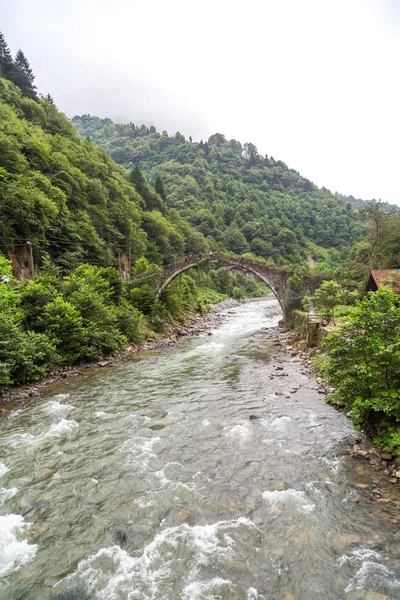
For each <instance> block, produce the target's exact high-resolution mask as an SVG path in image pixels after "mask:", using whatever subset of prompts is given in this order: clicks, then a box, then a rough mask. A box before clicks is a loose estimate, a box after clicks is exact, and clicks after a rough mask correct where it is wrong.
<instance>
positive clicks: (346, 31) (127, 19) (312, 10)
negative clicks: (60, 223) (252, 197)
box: [0, 0, 400, 205]
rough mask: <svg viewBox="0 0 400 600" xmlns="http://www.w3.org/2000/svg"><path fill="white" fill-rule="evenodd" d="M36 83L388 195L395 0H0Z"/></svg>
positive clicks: (71, 98) (397, 88)
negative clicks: (221, 136) (238, 144)
mask: <svg viewBox="0 0 400 600" xmlns="http://www.w3.org/2000/svg"><path fill="white" fill-rule="evenodd" d="M0 29H1V30H2V31H3V33H4V35H5V36H6V39H7V41H8V44H9V46H10V49H11V51H12V52H13V53H15V52H16V51H17V50H18V49H19V48H21V49H22V50H23V51H24V52H25V54H26V56H27V58H28V60H29V61H30V63H31V66H32V67H33V70H34V73H35V74H36V83H37V85H38V88H39V90H40V91H41V92H43V93H47V92H50V93H51V95H52V96H53V97H54V99H55V101H56V104H57V106H58V107H59V108H60V109H61V110H62V111H64V112H65V113H66V114H67V115H68V116H70V117H72V116H74V115H75V114H82V113H90V114H92V115H99V116H101V117H110V118H112V119H113V120H118V121H121V122H128V121H134V122H135V123H136V124H141V123H142V122H144V123H146V124H147V125H150V124H152V125H155V126H156V128H157V129H158V130H160V131H161V130H163V129H166V130H167V131H168V133H169V134H174V133H175V132H176V131H180V132H181V133H183V134H184V135H186V136H189V135H191V136H192V137H193V139H195V140H200V138H203V139H206V138H208V137H209V136H210V135H211V134H212V133H215V132H220V133H224V134H225V135H226V136H227V137H228V139H230V138H235V139H238V140H240V141H241V142H242V143H244V142H252V143H254V144H255V145H256V146H257V147H258V150H259V152H261V153H262V154H265V153H267V154H268V156H271V155H272V156H273V157H274V158H275V159H280V160H283V161H284V162H286V163H287V165H288V166H289V167H292V168H294V169H296V170H298V171H300V173H301V174H302V175H304V176H306V177H308V178H309V179H311V180H312V181H314V182H315V183H317V184H318V185H320V186H322V185H324V186H326V187H328V188H329V189H331V190H332V191H339V192H341V193H343V194H352V195H353V196H356V197H361V198H364V199H369V198H376V199H378V198H381V199H382V200H384V201H387V202H390V203H396V204H399V205H400V185H399V180H400V177H399V169H400V117H399V115H400V69H399V66H400V0H247V1H243V0H240V1H236V0H201V2H197V1H196V2H195V1H193V0H113V1H110V0H68V1H62V0H34V1H33V0H1V3H0Z"/></svg>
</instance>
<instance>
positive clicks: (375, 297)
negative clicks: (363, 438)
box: [323, 287, 400, 431]
mask: <svg viewBox="0 0 400 600" xmlns="http://www.w3.org/2000/svg"><path fill="white" fill-rule="evenodd" d="M397 301H398V298H397V296H396V294H395V293H394V292H393V291H392V290H391V289H389V288H387V287H382V288H381V289H380V290H378V291H377V292H375V293H372V292H370V293H369V294H368V296H367V297H365V298H364V299H363V300H362V301H360V302H359V303H358V304H357V305H356V306H355V307H354V309H353V311H352V313H351V315H350V316H349V317H348V319H347V320H345V321H344V323H343V324H342V326H341V327H340V328H339V329H338V330H337V331H335V332H333V333H331V334H330V335H329V336H328V337H327V338H326V341H325V342H324V345H325V347H326V349H327V356H326V363H325V365H324V367H323V374H324V375H325V376H326V378H327V380H328V381H329V383H330V384H332V385H333V386H335V387H336V388H337V392H336V393H335V395H334V397H333V400H334V401H338V402H340V403H342V404H343V405H344V406H345V407H346V410H347V411H348V412H349V414H350V416H351V417H352V419H353V420H354V421H355V422H356V423H358V424H361V423H366V422H372V423H373V424H374V427H375V429H376V428H377V429H378V430H379V429H381V430H383V431H385V430H387V428H388V427H399V424H400V308H399V307H398V302H397Z"/></svg>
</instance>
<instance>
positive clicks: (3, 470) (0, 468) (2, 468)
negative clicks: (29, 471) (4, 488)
mask: <svg viewBox="0 0 400 600" xmlns="http://www.w3.org/2000/svg"><path fill="white" fill-rule="evenodd" d="M9 470H10V469H9V468H8V467H6V465H5V464H4V463H3V462H1V461H0V477H3V475H5V474H6V473H8V471H9Z"/></svg>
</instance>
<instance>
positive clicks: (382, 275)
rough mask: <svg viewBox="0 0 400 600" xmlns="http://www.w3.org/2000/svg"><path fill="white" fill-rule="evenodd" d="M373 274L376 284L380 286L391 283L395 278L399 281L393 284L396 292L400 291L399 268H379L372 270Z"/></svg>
mask: <svg viewBox="0 0 400 600" xmlns="http://www.w3.org/2000/svg"><path fill="white" fill-rule="evenodd" d="M371 275H372V277H373V278H374V280H375V283H376V285H377V286H378V287H379V286H380V285H381V284H383V285H385V283H387V284H389V285H390V283H391V282H392V281H393V280H394V281H396V282H398V283H396V284H395V285H393V286H392V287H393V290H394V291H395V292H400V270H399V269H379V270H374V271H371Z"/></svg>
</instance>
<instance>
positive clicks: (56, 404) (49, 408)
mask: <svg viewBox="0 0 400 600" xmlns="http://www.w3.org/2000/svg"><path fill="white" fill-rule="evenodd" d="M56 398H59V400H50V401H49V402H46V404H43V405H42V406H41V409H42V410H43V411H44V412H45V413H47V414H48V415H54V414H58V413H60V412H61V413H62V412H68V411H69V410H71V408H74V407H73V406H72V405H71V404H67V403H66V400H67V398H69V394H59V395H58V396H56Z"/></svg>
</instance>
